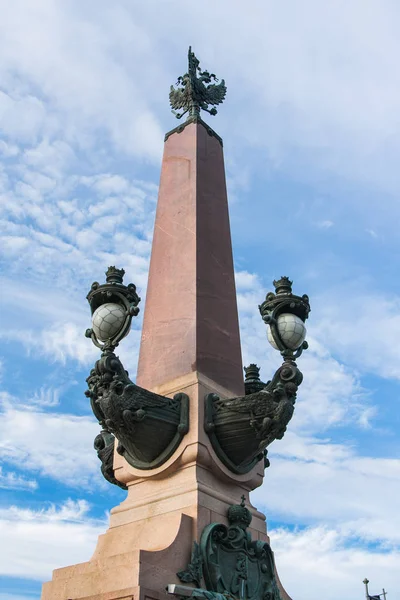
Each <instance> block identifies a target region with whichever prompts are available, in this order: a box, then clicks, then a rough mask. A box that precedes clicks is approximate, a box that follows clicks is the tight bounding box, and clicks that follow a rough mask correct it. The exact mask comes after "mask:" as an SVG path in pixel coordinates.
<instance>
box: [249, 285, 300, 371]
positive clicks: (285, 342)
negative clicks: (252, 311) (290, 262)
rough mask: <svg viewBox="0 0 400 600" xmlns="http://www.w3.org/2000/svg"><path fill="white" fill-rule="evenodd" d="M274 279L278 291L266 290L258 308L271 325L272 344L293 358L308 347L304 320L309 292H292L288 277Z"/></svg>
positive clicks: (269, 328)
mask: <svg viewBox="0 0 400 600" xmlns="http://www.w3.org/2000/svg"><path fill="white" fill-rule="evenodd" d="M273 283H274V286H275V294H274V293H273V292H270V293H269V294H267V296H266V299H265V301H264V302H263V303H262V304H261V305H260V306H259V310H260V313H261V316H262V319H263V321H264V323H266V324H267V326H268V329H267V337H268V341H269V343H270V344H271V346H272V347H273V348H275V350H279V351H280V352H281V354H282V356H283V357H284V358H286V359H289V360H294V359H296V358H298V357H299V356H300V355H301V353H302V352H303V350H305V349H306V348H308V344H307V342H306V341H305V338H306V334H307V330H306V327H305V324H304V322H305V320H306V319H307V317H308V314H309V312H310V304H309V299H308V296H307V295H306V294H304V295H303V296H301V297H300V296H296V295H294V294H293V293H292V283H293V282H292V281H290V279H289V278H288V277H281V278H280V279H279V280H278V281H274V282H273Z"/></svg>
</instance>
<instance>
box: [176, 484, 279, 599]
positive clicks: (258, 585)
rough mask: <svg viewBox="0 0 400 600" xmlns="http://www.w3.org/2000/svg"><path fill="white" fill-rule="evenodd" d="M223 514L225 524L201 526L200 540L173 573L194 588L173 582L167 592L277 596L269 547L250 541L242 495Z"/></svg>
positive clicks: (210, 596) (248, 515)
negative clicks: (181, 567) (186, 562)
mask: <svg viewBox="0 0 400 600" xmlns="http://www.w3.org/2000/svg"><path fill="white" fill-rule="evenodd" d="M227 516H228V522H229V526H228V527H227V526H226V525H222V524H221V523H211V525H207V527H205V529H204V530H203V533H202V535H201V539H200V544H197V543H196V542H194V545H193V552H192V559H191V563H190V564H189V565H188V567H187V569H186V570H184V571H180V572H179V573H177V576H178V578H179V579H180V581H182V582H184V583H194V584H195V585H196V588H189V587H187V588H183V586H176V587H177V588H178V589H177V590H176V591H175V590H170V589H169V588H172V586H168V589H169V591H170V593H175V594H177V595H178V594H179V595H185V596H187V597H191V598H206V599H207V600H227V599H229V598H231V599H236V600H281V597H280V594H279V589H278V585H277V582H276V577H275V565H274V557H273V554H272V550H271V548H270V546H269V544H267V543H266V542H261V541H258V540H257V541H253V540H252V539H251V534H250V532H248V531H247V528H248V527H249V525H250V523H251V519H252V517H251V513H250V511H249V510H248V509H247V508H246V506H245V504H244V496H243V497H242V502H241V504H240V505H232V506H230V508H229V510H228V515H227ZM202 582H204V589H202V588H201V584H202ZM179 588H180V590H182V591H184V592H185V593H184V594H182V593H179V592H180V590H179Z"/></svg>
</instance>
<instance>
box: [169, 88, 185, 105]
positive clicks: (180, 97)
mask: <svg viewBox="0 0 400 600" xmlns="http://www.w3.org/2000/svg"><path fill="white" fill-rule="evenodd" d="M169 102H170V104H171V108H173V109H174V110H179V109H180V108H186V98H185V95H184V93H183V91H182V90H176V89H175V88H174V86H173V85H171V88H170V92H169Z"/></svg>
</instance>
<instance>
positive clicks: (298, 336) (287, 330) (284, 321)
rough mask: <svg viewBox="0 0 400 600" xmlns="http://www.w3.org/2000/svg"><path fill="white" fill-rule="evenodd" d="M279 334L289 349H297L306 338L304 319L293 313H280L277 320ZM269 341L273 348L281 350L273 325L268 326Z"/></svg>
mask: <svg viewBox="0 0 400 600" xmlns="http://www.w3.org/2000/svg"><path fill="white" fill-rule="evenodd" d="M276 325H277V328H278V332H279V335H280V336H281V339H282V341H283V343H284V344H285V346H286V348H288V349H289V350H297V348H300V346H301V345H302V343H303V342H304V340H305V339H306V334H307V330H306V328H305V325H304V323H303V321H302V320H301V319H300V317H298V316H297V315H292V314H291V313H282V314H281V315H279V317H278V318H277V321H276ZM267 336H268V341H269V343H270V344H271V346H272V347H273V348H275V349H276V350H279V348H278V346H277V345H276V342H275V340H274V338H273V336H272V331H271V327H270V326H268V330H267Z"/></svg>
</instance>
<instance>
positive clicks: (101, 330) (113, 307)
mask: <svg viewBox="0 0 400 600" xmlns="http://www.w3.org/2000/svg"><path fill="white" fill-rule="evenodd" d="M125 319H126V311H125V309H124V307H123V306H120V305H119V304H114V303H111V302H108V303H106V304H102V305H101V306H99V307H98V308H97V309H96V310H95V311H94V313H93V316H92V328H93V331H94V333H95V335H96V338H97V339H98V340H100V341H101V342H106V341H107V340H112V339H113V338H114V337H115V336H116V335H117V334H118V333H119V331H121V329H122V327H123V325H124V323H125Z"/></svg>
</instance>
